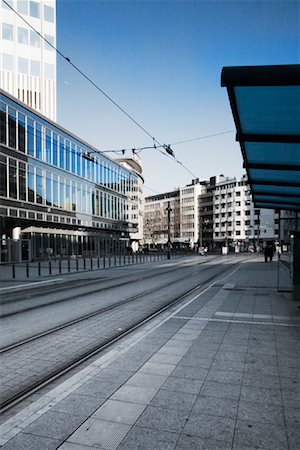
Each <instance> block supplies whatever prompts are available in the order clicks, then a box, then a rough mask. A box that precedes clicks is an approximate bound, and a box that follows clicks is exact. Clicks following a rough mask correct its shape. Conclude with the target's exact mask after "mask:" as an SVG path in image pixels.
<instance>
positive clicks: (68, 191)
mask: <svg viewBox="0 0 300 450" xmlns="http://www.w3.org/2000/svg"><path fill="white" fill-rule="evenodd" d="M71 206H72V205H71V184H70V180H68V179H67V180H66V198H65V208H66V209H67V210H68V211H71Z"/></svg>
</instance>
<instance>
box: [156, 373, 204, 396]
mask: <svg viewBox="0 0 300 450" xmlns="http://www.w3.org/2000/svg"><path fill="white" fill-rule="evenodd" d="M203 382H204V381H203V380H189V381H188V383H187V382H186V379H185V378H178V377H172V376H171V377H169V378H168V379H167V380H166V382H165V383H164V384H163V385H162V387H161V389H162V390H164V389H166V390H168V391H172V392H186V393H187V394H198V393H199V392H200V389H201V387H202V385H203Z"/></svg>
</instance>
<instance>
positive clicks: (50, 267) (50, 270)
mask: <svg viewBox="0 0 300 450" xmlns="http://www.w3.org/2000/svg"><path fill="white" fill-rule="evenodd" d="M49 275H52V265H51V261H49Z"/></svg>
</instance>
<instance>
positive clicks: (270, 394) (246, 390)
mask: <svg viewBox="0 0 300 450" xmlns="http://www.w3.org/2000/svg"><path fill="white" fill-rule="evenodd" d="M241 400H243V401H251V402H254V403H266V404H270V405H279V406H282V400H281V394H280V390H279V389H267V388H259V387H256V386H255V387H252V386H242V390H241Z"/></svg>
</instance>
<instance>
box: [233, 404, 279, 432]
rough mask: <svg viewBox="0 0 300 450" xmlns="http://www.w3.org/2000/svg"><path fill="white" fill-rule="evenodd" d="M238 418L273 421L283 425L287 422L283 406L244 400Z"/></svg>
mask: <svg viewBox="0 0 300 450" xmlns="http://www.w3.org/2000/svg"><path fill="white" fill-rule="evenodd" d="M238 419H241V420H248V421H250V422H262V423H273V424H279V425H281V426H284V423H285V422H284V414H283V408H282V406H276V405H272V404H271V405H270V404H268V403H263V402H260V403H255V402H249V401H244V400H243V401H241V402H240V404H239V412H238Z"/></svg>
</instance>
